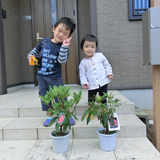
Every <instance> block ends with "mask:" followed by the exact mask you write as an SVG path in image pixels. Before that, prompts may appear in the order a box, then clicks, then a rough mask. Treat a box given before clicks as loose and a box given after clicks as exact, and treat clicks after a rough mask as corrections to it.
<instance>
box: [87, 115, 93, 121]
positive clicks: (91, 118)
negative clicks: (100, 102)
mask: <svg viewBox="0 0 160 160" xmlns="http://www.w3.org/2000/svg"><path fill="white" fill-rule="evenodd" d="M88 115H89V114H87V117H86V119H87V118H88ZM93 118H94V116H93V115H91V117H90V120H93Z"/></svg>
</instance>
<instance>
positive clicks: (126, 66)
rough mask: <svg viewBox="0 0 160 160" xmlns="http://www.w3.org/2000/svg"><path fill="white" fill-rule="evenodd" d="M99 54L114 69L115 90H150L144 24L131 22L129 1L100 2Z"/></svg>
mask: <svg viewBox="0 0 160 160" xmlns="http://www.w3.org/2000/svg"><path fill="white" fill-rule="evenodd" d="M96 12H97V34H98V41H99V47H98V49H99V51H101V52H103V53H104V55H105V56H106V57H107V58H108V60H109V62H110V63H111V65H112V67H113V72H114V80H113V81H112V82H111V83H110V84H109V87H111V88H115V89H118V88H121V89H123V88H141V87H142V88H143V87H144V88H147V87H148V86H151V85H152V70H151V66H143V46H142V45H143V43H142V21H129V20H128V0H112V1H111V0H100V1H99V0H96Z"/></svg>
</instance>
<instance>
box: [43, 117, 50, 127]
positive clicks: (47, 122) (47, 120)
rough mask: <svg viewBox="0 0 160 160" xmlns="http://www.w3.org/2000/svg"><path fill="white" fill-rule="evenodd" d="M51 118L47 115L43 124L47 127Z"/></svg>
mask: <svg viewBox="0 0 160 160" xmlns="http://www.w3.org/2000/svg"><path fill="white" fill-rule="evenodd" d="M51 120H52V117H47V119H46V121H45V122H43V126H44V127H48V126H49V123H50V121H51Z"/></svg>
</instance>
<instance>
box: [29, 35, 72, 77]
mask: <svg viewBox="0 0 160 160" xmlns="http://www.w3.org/2000/svg"><path fill="white" fill-rule="evenodd" d="M30 55H33V56H35V57H36V56H38V55H40V56H41V57H42V61H41V63H42V64H41V66H42V67H41V68H40V69H39V71H38V73H39V74H43V75H55V76H60V75H61V64H63V63H66V61H67V59H68V57H69V49H68V46H63V45H62V44H57V43H53V42H52V41H51V39H50V38H43V39H42V40H41V41H40V42H39V43H38V44H37V45H36V47H35V48H33V50H32V51H31V52H30V53H29V54H28V57H29V56H30Z"/></svg>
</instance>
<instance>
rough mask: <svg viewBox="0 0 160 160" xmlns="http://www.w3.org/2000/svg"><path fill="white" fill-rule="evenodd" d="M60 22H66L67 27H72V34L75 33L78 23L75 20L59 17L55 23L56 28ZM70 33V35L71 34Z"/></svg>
mask: <svg viewBox="0 0 160 160" xmlns="http://www.w3.org/2000/svg"><path fill="white" fill-rule="evenodd" d="M60 23H62V24H64V25H65V26H66V29H67V30H69V29H70V35H71V34H72V33H73V31H74V30H75V28H76V24H75V23H74V21H73V20H72V19H70V18H68V17H62V18H61V19H59V20H58V21H57V22H56V23H55V24H54V28H56V27H57V26H58V25H59V24H60ZM70 35H69V36H70Z"/></svg>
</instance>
